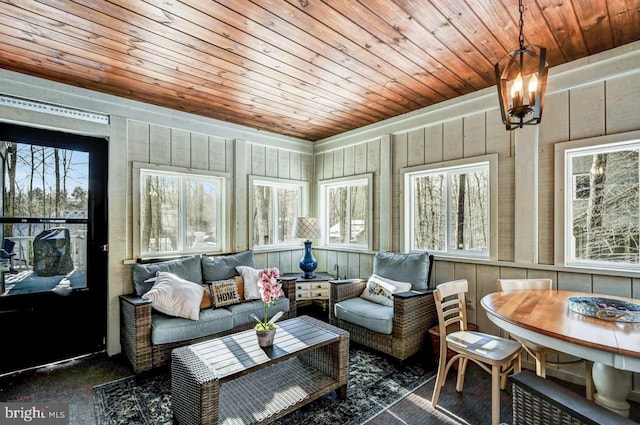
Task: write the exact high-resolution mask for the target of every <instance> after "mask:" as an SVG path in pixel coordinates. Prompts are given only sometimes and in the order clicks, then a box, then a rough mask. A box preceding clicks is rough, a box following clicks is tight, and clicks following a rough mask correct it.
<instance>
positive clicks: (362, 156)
mask: <svg viewBox="0 0 640 425" xmlns="http://www.w3.org/2000/svg"><path fill="white" fill-rule="evenodd" d="M354 151H355V152H354V154H355V155H354V167H353V169H354V172H355V174H356V175H358V174H364V173H366V172H367V144H365V143H360V144H358V145H355V146H354Z"/></svg>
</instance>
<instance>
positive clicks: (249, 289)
mask: <svg viewBox="0 0 640 425" xmlns="http://www.w3.org/2000/svg"><path fill="white" fill-rule="evenodd" d="M236 271H237V272H238V273H240V275H242V280H244V299H245V300H259V299H261V298H262V297H261V296H260V289H259V288H258V274H259V273H260V272H261V271H262V269H254V268H253V267H249V266H236Z"/></svg>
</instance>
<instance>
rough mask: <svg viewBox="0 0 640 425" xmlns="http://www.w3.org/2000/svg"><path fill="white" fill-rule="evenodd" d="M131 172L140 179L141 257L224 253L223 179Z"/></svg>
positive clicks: (172, 173) (145, 170) (155, 170)
mask: <svg viewBox="0 0 640 425" xmlns="http://www.w3.org/2000/svg"><path fill="white" fill-rule="evenodd" d="M166 168H171V167H166ZM134 169H136V170H137V171H138V172H139V176H140V177H139V182H140V183H139V184H140V186H139V194H138V198H139V205H140V210H139V223H140V228H139V235H138V237H139V251H140V255H141V256H143V257H145V256H146V257H149V256H153V255H159V256H162V255H167V254H179V253H191V252H194V253H195V252H215V251H221V250H222V249H223V246H224V232H223V229H224V217H225V213H224V207H223V205H224V204H223V202H224V191H225V179H224V178H223V177H219V176H212V175H205V174H194V173H186V172H178V171H168V170H165V169H162V170H161V169H148V168H139V169H137V168H134Z"/></svg>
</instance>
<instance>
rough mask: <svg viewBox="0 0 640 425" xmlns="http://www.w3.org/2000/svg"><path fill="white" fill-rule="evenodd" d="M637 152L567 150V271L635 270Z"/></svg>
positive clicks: (628, 147)
mask: <svg viewBox="0 0 640 425" xmlns="http://www.w3.org/2000/svg"><path fill="white" fill-rule="evenodd" d="M639 151H640V141H636V142H635V143H631V144H629V143H624V144H613V145H605V146H596V147H592V148H589V149H575V150H567V152H566V156H565V158H566V162H565V170H566V173H567V174H566V179H565V181H568V182H573V183H574V187H573V189H574V190H573V191H572V190H570V189H572V188H569V190H566V191H565V193H566V195H565V196H566V199H565V211H566V223H567V230H568V232H567V234H568V235H569V238H568V240H567V241H566V254H565V262H566V264H567V265H589V266H594V267H601V268H628V267H629V266H631V268H636V267H637V266H638V263H639V261H638V260H639V256H638V253H639V249H638V239H639V236H640V235H639V231H640V214H639V208H640V201H639V200H640V197H639V194H638V188H639V184H640V172H639V169H640V161H639ZM572 193H573V194H574V196H571V194H572Z"/></svg>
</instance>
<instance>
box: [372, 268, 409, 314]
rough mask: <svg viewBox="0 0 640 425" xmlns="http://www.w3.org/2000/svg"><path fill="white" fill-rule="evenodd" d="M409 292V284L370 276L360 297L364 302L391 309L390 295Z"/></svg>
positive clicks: (374, 275) (391, 296)
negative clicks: (367, 301)
mask: <svg viewBox="0 0 640 425" xmlns="http://www.w3.org/2000/svg"><path fill="white" fill-rule="evenodd" d="M409 290H411V283H409V282H398V281H396V280H391V279H387V278H384V277H382V276H378V275H377V274H372V275H371V277H369V280H368V281H367V286H365V288H364V290H363V291H362V294H361V295H360V296H361V297H362V298H364V299H365V300H369V301H371V302H374V303H377V304H382V305H386V306H390V307H393V295H392V294H394V293H396V292H406V291H409Z"/></svg>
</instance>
